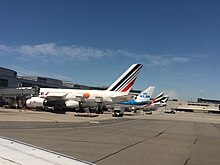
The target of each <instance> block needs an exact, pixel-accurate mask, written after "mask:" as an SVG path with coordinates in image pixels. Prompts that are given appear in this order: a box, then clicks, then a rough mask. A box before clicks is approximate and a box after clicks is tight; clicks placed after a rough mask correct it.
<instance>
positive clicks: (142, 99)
mask: <svg viewBox="0 0 220 165" xmlns="http://www.w3.org/2000/svg"><path fill="white" fill-rule="evenodd" d="M154 89H155V86H150V87H148V88H147V89H145V90H144V91H142V92H141V93H140V94H139V95H138V96H135V98H134V99H132V100H130V101H126V102H121V103H119V104H117V105H118V106H121V107H123V108H138V107H141V106H143V105H146V104H149V103H151V101H150V98H151V96H152V94H153V91H154Z"/></svg>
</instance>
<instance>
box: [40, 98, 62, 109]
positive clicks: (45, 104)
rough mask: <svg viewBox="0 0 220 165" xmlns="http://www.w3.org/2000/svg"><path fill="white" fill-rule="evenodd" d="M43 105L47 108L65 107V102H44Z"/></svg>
mask: <svg viewBox="0 0 220 165" xmlns="http://www.w3.org/2000/svg"><path fill="white" fill-rule="evenodd" d="M43 105H44V106H46V107H59V108H62V107H65V106H66V105H65V102H64V101H63V100H46V99H45V100H44V102H43Z"/></svg>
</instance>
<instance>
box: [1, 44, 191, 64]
mask: <svg viewBox="0 0 220 165" xmlns="http://www.w3.org/2000/svg"><path fill="white" fill-rule="evenodd" d="M2 54H3V55H17V58H18V59H24V60H25V59H29V58H40V59H43V60H44V61H45V59H47V60H48V61H51V60H52V61H68V60H82V61H88V60H90V59H94V58H95V59H100V58H103V57H110V56H112V57H113V56H117V58H118V56H123V57H126V58H130V59H133V60H136V61H137V60H138V61H143V60H146V59H147V61H148V62H149V65H151V66H152V65H153V66H159V65H160V66H166V65H170V64H175V63H184V62H188V61H189V60H190V58H188V57H181V56H178V55H163V56H162V55H161V56H153V55H146V54H137V53H132V52H129V51H126V50H110V49H106V50H101V49H97V48H94V47H87V46H79V45H69V46H66V45H64V46H60V45H57V44H55V43H46V44H38V45H21V46H15V47H11V46H6V45H0V55H2Z"/></svg>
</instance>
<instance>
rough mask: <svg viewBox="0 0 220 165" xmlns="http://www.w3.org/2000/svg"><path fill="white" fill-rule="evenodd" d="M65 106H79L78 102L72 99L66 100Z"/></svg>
mask: <svg viewBox="0 0 220 165" xmlns="http://www.w3.org/2000/svg"><path fill="white" fill-rule="evenodd" d="M65 104H66V106H67V107H69V108H77V107H79V102H77V101H74V100H68V101H66V102H65Z"/></svg>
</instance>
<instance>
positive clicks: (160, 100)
mask: <svg viewBox="0 0 220 165" xmlns="http://www.w3.org/2000/svg"><path fill="white" fill-rule="evenodd" d="M168 99H169V96H168V95H165V96H164V92H161V93H160V94H159V95H157V96H156V97H155V98H154V99H153V100H152V101H151V102H150V103H148V104H146V105H145V106H144V107H145V109H152V108H157V107H162V106H166V104H167V101H168Z"/></svg>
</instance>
